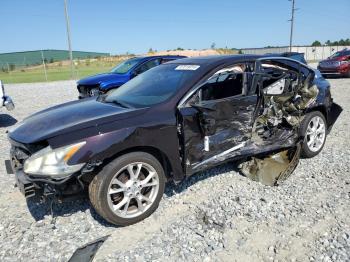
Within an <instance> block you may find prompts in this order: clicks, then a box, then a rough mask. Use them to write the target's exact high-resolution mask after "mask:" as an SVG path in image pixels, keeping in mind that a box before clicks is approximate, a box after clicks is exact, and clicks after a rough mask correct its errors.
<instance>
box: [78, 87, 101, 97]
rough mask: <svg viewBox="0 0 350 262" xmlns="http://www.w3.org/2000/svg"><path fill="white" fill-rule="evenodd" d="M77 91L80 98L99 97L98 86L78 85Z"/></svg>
mask: <svg viewBox="0 0 350 262" xmlns="http://www.w3.org/2000/svg"><path fill="white" fill-rule="evenodd" d="M78 90H79V93H80V96H81V97H89V96H95V95H99V94H100V91H99V85H78Z"/></svg>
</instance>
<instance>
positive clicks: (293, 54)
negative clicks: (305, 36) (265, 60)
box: [267, 52, 307, 65]
mask: <svg viewBox="0 0 350 262" xmlns="http://www.w3.org/2000/svg"><path fill="white" fill-rule="evenodd" d="M267 55H268V56H274V57H275V56H277V57H279V56H281V57H287V58H290V59H294V60H296V61H298V62H300V63H303V64H305V65H307V62H306V60H305V57H304V53H299V52H283V53H273V54H272V53H269V54H267Z"/></svg>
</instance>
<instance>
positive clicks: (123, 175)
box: [89, 152, 165, 226]
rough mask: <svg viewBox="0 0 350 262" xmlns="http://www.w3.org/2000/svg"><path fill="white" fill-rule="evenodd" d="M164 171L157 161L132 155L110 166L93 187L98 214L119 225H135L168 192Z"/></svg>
mask: <svg viewBox="0 0 350 262" xmlns="http://www.w3.org/2000/svg"><path fill="white" fill-rule="evenodd" d="M164 187H165V176H164V171H163V168H162V166H161V165H160V163H159V162H158V160H157V159H155V158H154V157H153V156H152V155H150V154H147V153H142V152H135V153H129V154H126V155H123V156H121V157H119V158H118V159H116V160H114V161H113V162H111V163H109V164H108V165H107V166H106V167H105V168H103V170H102V171H101V172H100V173H99V174H98V175H97V176H96V177H95V178H94V179H93V181H92V182H91V184H90V187H89V196H90V201H91V203H92V205H93V206H94V208H95V209H96V211H97V212H98V213H99V214H100V215H101V216H102V217H103V218H105V219H106V220H107V221H109V222H111V223H113V224H116V225H122V226H126V225H131V224H134V223H136V222H139V221H141V220H143V219H144V218H146V217H148V216H149V215H150V214H152V213H153V212H154V211H155V210H156V208H157V207H158V204H159V202H160V199H161V197H162V195H163V193H164Z"/></svg>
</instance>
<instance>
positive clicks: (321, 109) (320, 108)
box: [306, 105, 328, 123]
mask: <svg viewBox="0 0 350 262" xmlns="http://www.w3.org/2000/svg"><path fill="white" fill-rule="evenodd" d="M315 111H319V112H321V113H322V114H323V116H324V118H325V119H326V122H327V123H328V112H327V108H326V106H325V105H318V106H314V107H311V108H309V109H308V110H307V111H306V113H311V112H315Z"/></svg>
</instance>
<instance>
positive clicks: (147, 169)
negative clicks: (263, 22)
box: [6, 55, 341, 225]
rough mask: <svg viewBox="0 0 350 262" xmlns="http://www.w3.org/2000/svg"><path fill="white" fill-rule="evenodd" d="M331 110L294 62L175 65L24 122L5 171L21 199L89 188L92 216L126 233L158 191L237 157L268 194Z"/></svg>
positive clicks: (229, 59)
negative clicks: (95, 214) (124, 227)
mask: <svg viewBox="0 0 350 262" xmlns="http://www.w3.org/2000/svg"><path fill="white" fill-rule="evenodd" d="M340 112H341V108H340V107H339V106H337V105H336V104H335V103H333V101H332V98H331V94H330V86H329V83H328V81H327V80H325V79H324V78H323V77H322V76H320V75H319V74H317V73H315V71H314V70H313V69H312V68H309V67H307V66H306V65H304V64H301V63H299V62H297V61H295V60H291V59H288V58H283V57H266V56H248V55H236V56H214V57H200V58H187V59H180V60H175V61H172V62H170V63H166V64H162V65H160V66H157V67H155V68H153V69H150V70H148V71H147V72H145V73H143V74H141V75H139V76H137V77H135V78H133V79H132V80H131V81H129V82H128V83H126V84H124V85H123V86H121V87H120V88H118V89H116V90H114V91H112V92H111V93H109V94H108V95H102V96H98V97H92V98H88V99H84V100H80V101H73V102H69V103H66V104H62V105H58V106H55V107H52V108H49V109H46V110H44V111H41V112H39V113H36V114H34V115H32V116H30V117H28V118H27V119H25V120H24V121H23V122H22V123H20V124H19V126H18V127H17V128H16V129H14V130H12V131H10V132H9V134H8V138H9V141H10V143H11V160H10V161H7V162H6V163H7V168H8V172H9V173H11V172H12V171H13V172H14V173H15V176H16V179H17V185H18V187H19V189H20V190H21V191H22V193H23V194H24V195H25V196H26V197H33V196H48V195H51V196H52V195H53V196H56V197H58V198H65V197H68V196H71V195H73V194H80V193H82V192H84V191H85V190H86V189H88V192H89V198H90V201H91V203H92V205H93V207H94V208H95V209H96V211H97V212H98V213H99V214H100V215H101V216H102V217H104V218H105V219H106V220H107V221H109V222H111V223H114V224H117V225H130V224H133V223H136V222H138V221H140V220H142V219H144V218H146V217H147V216H149V215H150V214H151V213H152V212H154V211H155V209H156V208H157V206H158V204H159V202H160V200H161V198H162V195H163V192H164V188H165V186H166V181H174V182H175V183H179V182H180V181H182V180H183V179H184V178H186V177H187V176H190V175H193V174H195V173H197V172H199V171H202V170H205V169H208V168H211V167H213V166H216V165H219V164H221V163H224V162H227V161H232V160H237V159H244V160H246V162H245V166H244V167H243V168H242V172H243V173H244V174H246V175H247V176H248V177H251V178H252V179H254V180H257V181H261V182H263V183H266V184H269V185H277V184H279V183H280V182H281V181H283V180H284V179H286V178H287V177H288V176H289V175H290V174H291V173H292V172H293V170H294V168H295V167H296V165H297V163H298V159H299V155H300V154H301V155H302V156H304V157H313V156H315V155H317V154H318V153H319V152H320V151H321V150H322V148H323V145H324V144H325V141H326V135H327V134H328V132H329V130H330V128H331V127H332V125H333V124H334V122H335V119H336V117H337V116H338V115H339V114H340ZM9 163H11V165H9ZM257 163H260V164H258V165H257ZM270 165H273V166H274V168H271V166H270Z"/></svg>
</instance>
